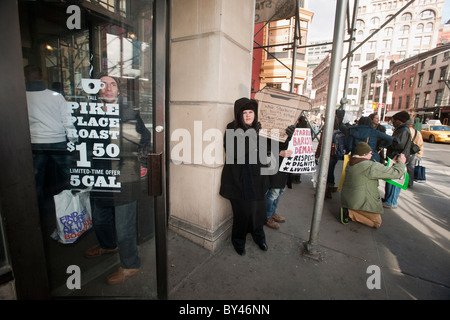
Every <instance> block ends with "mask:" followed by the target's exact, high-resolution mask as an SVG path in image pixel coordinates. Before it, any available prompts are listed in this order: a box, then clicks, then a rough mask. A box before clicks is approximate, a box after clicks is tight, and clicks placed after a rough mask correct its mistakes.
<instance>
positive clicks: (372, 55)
mask: <svg viewBox="0 0 450 320" xmlns="http://www.w3.org/2000/svg"><path fill="white" fill-rule="evenodd" d="M373 59H375V53H367V54H366V60H367V61H371V60H373Z"/></svg>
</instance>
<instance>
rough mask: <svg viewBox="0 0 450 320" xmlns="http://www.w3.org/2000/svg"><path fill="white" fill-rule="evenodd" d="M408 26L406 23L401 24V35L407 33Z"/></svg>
mask: <svg viewBox="0 0 450 320" xmlns="http://www.w3.org/2000/svg"><path fill="white" fill-rule="evenodd" d="M409 29H410V27H409V26H408V25H403V26H401V27H400V34H401V35H407V34H409Z"/></svg>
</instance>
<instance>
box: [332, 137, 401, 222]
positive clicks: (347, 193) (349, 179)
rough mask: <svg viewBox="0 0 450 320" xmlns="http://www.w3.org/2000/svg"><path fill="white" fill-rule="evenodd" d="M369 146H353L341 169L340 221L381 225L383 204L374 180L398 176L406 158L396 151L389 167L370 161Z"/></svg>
mask: <svg viewBox="0 0 450 320" xmlns="http://www.w3.org/2000/svg"><path fill="white" fill-rule="evenodd" d="M371 158H372V148H371V147H370V146H369V145H368V144H367V143H365V142H360V143H358V145H357V146H356V148H355V150H354V152H353V154H352V158H351V159H350V161H349V164H348V166H347V168H346V172H345V180H344V185H343V187H342V192H341V205H342V207H341V211H340V218H341V223H343V224H347V223H348V222H349V220H350V219H351V220H353V221H357V222H360V223H362V224H365V225H367V226H369V227H373V228H379V227H380V226H381V214H382V213H383V204H382V202H381V197H380V193H379V191H378V179H398V178H401V177H402V176H403V175H404V174H405V172H406V167H405V162H406V157H405V155H404V154H400V155H399V156H398V157H397V161H396V163H395V164H394V165H393V166H392V167H387V166H384V165H382V164H381V163H379V162H377V161H373V160H371Z"/></svg>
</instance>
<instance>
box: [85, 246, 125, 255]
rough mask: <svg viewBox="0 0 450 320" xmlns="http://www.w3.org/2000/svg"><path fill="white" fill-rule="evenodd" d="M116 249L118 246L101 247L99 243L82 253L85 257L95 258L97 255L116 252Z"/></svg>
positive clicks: (117, 249)
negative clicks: (110, 247) (112, 247)
mask: <svg viewBox="0 0 450 320" xmlns="http://www.w3.org/2000/svg"><path fill="white" fill-rule="evenodd" d="M117 251H119V248H115V249H103V248H102V247H100V246H99V245H96V246H95V247H92V248H90V249H88V250H86V252H85V253H84V256H85V257H86V258H97V257H100V256H101V255H103V254H108V253H116V252H117Z"/></svg>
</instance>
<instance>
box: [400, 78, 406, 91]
mask: <svg viewBox="0 0 450 320" xmlns="http://www.w3.org/2000/svg"><path fill="white" fill-rule="evenodd" d="M405 82H406V80H405V79H402V85H401V87H400V89H402V90H403V89H404V88H405Z"/></svg>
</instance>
